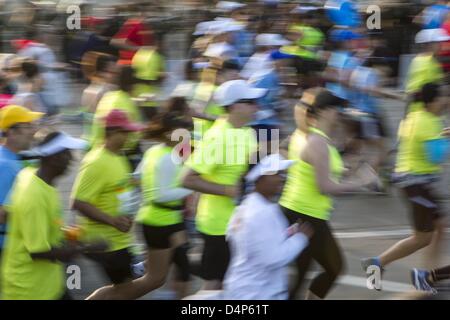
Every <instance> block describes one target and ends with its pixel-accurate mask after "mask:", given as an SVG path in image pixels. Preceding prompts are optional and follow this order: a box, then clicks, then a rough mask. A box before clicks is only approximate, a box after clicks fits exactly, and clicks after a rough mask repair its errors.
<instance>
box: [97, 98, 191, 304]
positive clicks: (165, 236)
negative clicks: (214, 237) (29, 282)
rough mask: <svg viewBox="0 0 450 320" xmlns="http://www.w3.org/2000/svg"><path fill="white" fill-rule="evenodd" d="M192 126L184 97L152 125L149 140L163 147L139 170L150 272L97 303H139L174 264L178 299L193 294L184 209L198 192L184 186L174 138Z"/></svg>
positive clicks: (106, 291)
mask: <svg viewBox="0 0 450 320" xmlns="http://www.w3.org/2000/svg"><path fill="white" fill-rule="evenodd" d="M191 127H192V118H191V117H190V115H189V107H188V106H187V104H186V102H185V100H184V99H183V98H172V99H171V100H169V102H168V104H167V105H166V106H165V107H164V109H163V111H162V113H161V114H159V115H158V116H157V117H155V118H154V120H153V121H151V123H150V124H149V127H148V128H147V131H146V133H147V135H146V137H147V138H149V139H152V140H156V141H158V142H160V143H159V144H157V145H155V146H153V147H151V148H150V149H149V150H147V152H146V153H145V156H144V159H143V160H142V163H141V164H140V165H139V168H138V173H139V174H140V178H141V188H142V194H143V202H142V204H141V208H140V210H139V213H138V216H137V218H136V221H137V222H138V223H139V224H140V227H141V230H142V234H143V237H144V239H145V242H146V244H147V250H148V254H147V259H146V262H145V265H144V266H145V269H146V272H145V274H144V275H143V276H142V277H140V278H139V279H136V280H134V281H132V282H130V283H128V284H124V285H121V286H120V287H117V288H116V287H111V286H109V287H104V288H101V289H99V290H97V291H96V292H95V293H94V294H93V295H91V296H90V298H91V299H137V298H139V297H141V296H143V295H145V294H147V293H149V292H150V291H153V290H155V289H157V288H159V287H161V286H163V285H164V283H165V282H166V278H167V277H168V274H169V270H170V267H171V266H172V264H174V265H175V267H176V269H175V270H176V271H175V283H174V288H175V290H176V292H177V297H178V298H183V297H184V296H185V295H186V294H187V286H188V284H189V280H190V270H189V261H188V257H187V247H186V244H187V243H186V242H187V237H186V232H185V227H184V223H183V216H182V210H183V200H184V199H185V198H186V196H188V195H189V194H191V193H192V191H191V190H188V189H184V188H181V186H180V184H181V182H180V172H181V168H182V162H183V159H182V157H181V156H180V151H182V150H180V146H179V142H178V141H177V140H173V139H172V133H173V132H174V131H175V130H177V129H190V128H191ZM188 138H189V136H188ZM187 142H189V139H188V141H187Z"/></svg>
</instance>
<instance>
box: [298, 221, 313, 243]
mask: <svg viewBox="0 0 450 320" xmlns="http://www.w3.org/2000/svg"><path fill="white" fill-rule="evenodd" d="M298 232H300V233H303V234H304V235H305V236H306V237H307V238H308V239H311V237H312V236H313V234H314V229H313V227H312V226H311V224H310V223H309V222H302V223H299V227H298Z"/></svg>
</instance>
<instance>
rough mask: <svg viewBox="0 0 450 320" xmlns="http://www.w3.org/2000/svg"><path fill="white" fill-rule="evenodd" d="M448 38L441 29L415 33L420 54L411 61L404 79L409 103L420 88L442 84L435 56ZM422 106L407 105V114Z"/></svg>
mask: <svg viewBox="0 0 450 320" xmlns="http://www.w3.org/2000/svg"><path fill="white" fill-rule="evenodd" d="M449 39H450V36H449V35H448V34H447V32H446V31H445V30H443V29H424V30H422V31H420V32H419V33H417V35H416V43H417V44H419V45H420V46H421V50H420V53H419V54H418V55H417V56H416V57H415V58H414V59H413V60H412V62H411V64H410V66H409V70H408V75H407V78H406V92H407V93H408V94H409V96H410V101H412V100H414V95H415V94H416V93H417V92H420V90H421V89H422V87H423V86H424V85H425V84H427V83H431V82H442V81H443V80H444V73H443V71H442V66H441V64H440V63H439V61H438V60H437V58H436V56H437V54H438V52H439V50H440V46H441V43H442V42H445V41H448V40H449ZM422 107H423V104H421V103H420V102H417V101H413V103H411V104H409V105H408V108H407V112H411V111H417V110H419V109H421V108H422Z"/></svg>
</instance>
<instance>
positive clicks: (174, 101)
mask: <svg viewBox="0 0 450 320" xmlns="http://www.w3.org/2000/svg"><path fill="white" fill-rule="evenodd" d="M188 112H189V106H188V104H187V102H186V99H185V98H183V97H172V98H170V99H169V100H168V101H167V102H166V104H165V105H164V106H163V107H162V108H161V110H160V112H159V113H158V114H157V115H156V116H155V117H154V118H153V119H152V121H151V122H150V124H149V125H148V127H147V130H146V134H145V136H146V137H147V138H150V139H158V138H161V137H162V136H163V135H164V134H166V133H168V132H170V131H173V130H175V129H181V128H183V129H192V121H188V120H186V118H185V117H186V114H187V113H188Z"/></svg>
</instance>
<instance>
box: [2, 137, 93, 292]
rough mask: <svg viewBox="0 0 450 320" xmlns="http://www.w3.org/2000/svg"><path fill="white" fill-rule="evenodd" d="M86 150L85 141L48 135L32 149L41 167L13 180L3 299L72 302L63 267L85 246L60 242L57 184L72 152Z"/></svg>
mask: <svg viewBox="0 0 450 320" xmlns="http://www.w3.org/2000/svg"><path fill="white" fill-rule="evenodd" d="M86 146H87V143H86V142H85V141H83V140H79V139H75V138H72V137H70V136H68V135H66V134H64V133H61V132H52V133H50V134H48V135H47V136H46V138H45V139H44V140H43V142H42V143H41V144H40V145H39V146H38V147H37V148H36V149H34V153H35V154H36V156H39V157H40V158H41V161H40V165H39V167H38V168H37V169H36V168H26V169H24V170H22V171H21V172H20V173H19V175H18V176H17V179H16V183H15V184H14V187H13V189H12V191H11V194H10V198H9V201H8V205H7V210H8V212H9V213H10V216H9V219H8V221H9V233H8V237H7V239H6V243H5V251H4V253H3V261H2V298H3V299H5V300H38V299H42V300H58V299H70V296H69V295H68V293H67V291H66V290H67V289H66V279H65V270H64V263H67V262H69V261H70V260H71V259H72V258H73V257H74V256H75V255H76V254H77V253H80V252H81V251H82V250H83V248H82V247H80V246H74V245H73V244H69V243H64V241H63V239H64V233H63V231H62V229H61V228H62V227H63V221H64V220H63V216H62V212H63V210H62V204H61V202H60V199H59V195H58V191H57V190H56V188H55V180H56V179H58V178H60V177H61V176H63V175H64V174H65V173H66V171H67V169H68V167H69V165H70V162H71V160H72V153H71V150H74V149H84V148H85V147H86ZM24 199H29V201H24Z"/></svg>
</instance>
